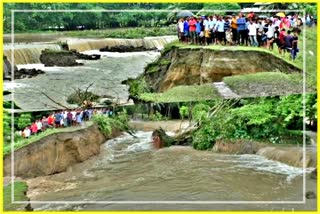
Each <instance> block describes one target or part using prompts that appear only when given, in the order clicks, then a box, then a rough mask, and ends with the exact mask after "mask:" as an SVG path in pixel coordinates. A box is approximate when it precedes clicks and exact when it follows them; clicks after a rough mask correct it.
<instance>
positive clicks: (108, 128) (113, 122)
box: [93, 110, 131, 137]
mask: <svg viewBox="0 0 320 214" xmlns="http://www.w3.org/2000/svg"><path fill="white" fill-rule="evenodd" d="M93 122H95V123H96V124H97V125H98V127H99V129H100V131H101V132H102V133H103V134H104V135H105V136H106V137H110V136H111V134H112V132H113V131H115V130H117V131H126V132H128V133H129V134H130V133H131V128H130V127H129V118H128V114H127V112H126V111H125V110H124V111H122V112H119V113H118V114H117V115H116V116H114V117H109V116H107V115H103V114H97V115H94V116H93Z"/></svg>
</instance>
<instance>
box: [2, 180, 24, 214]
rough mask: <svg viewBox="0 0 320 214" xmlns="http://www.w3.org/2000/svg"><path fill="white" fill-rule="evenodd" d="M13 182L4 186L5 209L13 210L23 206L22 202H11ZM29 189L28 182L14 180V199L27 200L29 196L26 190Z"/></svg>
mask: <svg viewBox="0 0 320 214" xmlns="http://www.w3.org/2000/svg"><path fill="white" fill-rule="evenodd" d="M11 186H12V184H9V185H7V186H5V187H4V188H3V205H4V208H3V209H4V210H6V211H12V210H18V209H20V208H21V204H13V203H11V188H12V187H11ZM27 190H28V186H27V184H26V182H23V181H16V182H14V200H15V201H27V200H28V197H27V196H26V192H27Z"/></svg>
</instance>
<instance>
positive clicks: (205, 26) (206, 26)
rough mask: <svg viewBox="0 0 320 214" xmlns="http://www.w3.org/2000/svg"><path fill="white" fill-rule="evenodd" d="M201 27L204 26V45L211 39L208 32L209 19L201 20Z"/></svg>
mask: <svg viewBox="0 0 320 214" xmlns="http://www.w3.org/2000/svg"><path fill="white" fill-rule="evenodd" d="M203 26H204V37H205V44H206V45H208V44H209V40H210V37H211V35H210V34H211V32H210V21H209V18H208V17H207V16H206V17H205V19H204V20H203Z"/></svg>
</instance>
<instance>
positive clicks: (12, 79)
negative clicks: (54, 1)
mask: <svg viewBox="0 0 320 214" xmlns="http://www.w3.org/2000/svg"><path fill="white" fill-rule="evenodd" d="M173 11H175V10H11V51H12V52H11V57H12V59H11V61H12V65H11V69H12V71H11V73H12V76H11V81H12V83H14V13H15V12H23V13H29V12H47V13H48V12H159V13H161V12H173ZM189 11H191V12H199V11H203V12H237V13H238V12H241V9H240V10H189ZM283 11H284V12H297V13H299V12H300V13H301V12H303V16H304V17H305V14H306V11H305V10H263V11H259V12H256V13H267V12H283ZM305 29H306V25H305V23H304V24H303V50H304V54H303V119H305V116H306V112H305V111H306V106H305V92H306V51H305V50H306V41H305V37H306V31H305ZM13 100H14V87H13V89H12V103H11V108H12V109H14V102H13ZM11 122H12V134H11V137H12V141H11V163H14V132H13V127H14V112H13V111H12V118H11ZM305 129H306V125H305V123H303V195H302V199H303V200H302V201H15V200H14V164H11V182H12V185H11V203H13V204H24V203H34V204H305V203H306V198H305V192H306V163H305V161H306V154H305V153H306V136H305Z"/></svg>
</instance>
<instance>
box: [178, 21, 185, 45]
mask: <svg viewBox="0 0 320 214" xmlns="http://www.w3.org/2000/svg"><path fill="white" fill-rule="evenodd" d="M183 22H184V20H183V18H181V19H179V22H178V30H179V38H180V41H183V40H184V32H183V29H184V26H183Z"/></svg>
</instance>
